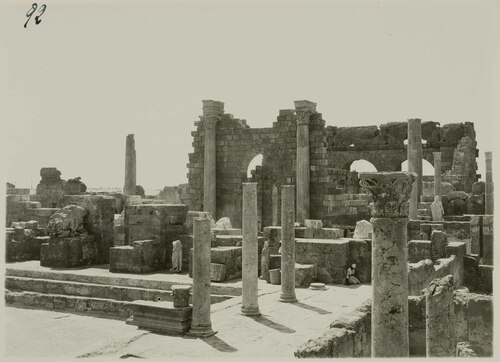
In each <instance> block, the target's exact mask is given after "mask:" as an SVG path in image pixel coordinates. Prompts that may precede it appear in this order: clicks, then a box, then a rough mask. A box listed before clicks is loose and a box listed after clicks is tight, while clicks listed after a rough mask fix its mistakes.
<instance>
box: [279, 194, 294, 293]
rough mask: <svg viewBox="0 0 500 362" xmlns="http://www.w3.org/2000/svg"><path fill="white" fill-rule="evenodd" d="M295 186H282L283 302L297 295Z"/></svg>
mask: <svg viewBox="0 0 500 362" xmlns="http://www.w3.org/2000/svg"><path fill="white" fill-rule="evenodd" d="M294 193H295V187H294V186H293V185H284V186H282V187H281V295H280V301H281V302H296V301H297V298H296V297H295V207H294V206H295V205H294V198H295V195H294Z"/></svg>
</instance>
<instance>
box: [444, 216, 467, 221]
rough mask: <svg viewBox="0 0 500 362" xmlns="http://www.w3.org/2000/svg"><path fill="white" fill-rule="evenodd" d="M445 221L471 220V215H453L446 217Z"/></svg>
mask: <svg viewBox="0 0 500 362" xmlns="http://www.w3.org/2000/svg"><path fill="white" fill-rule="evenodd" d="M444 219H445V221H470V215H453V216H446V215H445V217H444Z"/></svg>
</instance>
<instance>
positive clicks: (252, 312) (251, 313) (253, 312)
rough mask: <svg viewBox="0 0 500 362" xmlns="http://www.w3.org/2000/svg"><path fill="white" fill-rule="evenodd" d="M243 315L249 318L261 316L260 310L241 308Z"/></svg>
mask: <svg viewBox="0 0 500 362" xmlns="http://www.w3.org/2000/svg"><path fill="white" fill-rule="evenodd" d="M241 314H243V315H246V316H249V317H258V316H260V311H259V308H258V307H257V308H243V307H241Z"/></svg>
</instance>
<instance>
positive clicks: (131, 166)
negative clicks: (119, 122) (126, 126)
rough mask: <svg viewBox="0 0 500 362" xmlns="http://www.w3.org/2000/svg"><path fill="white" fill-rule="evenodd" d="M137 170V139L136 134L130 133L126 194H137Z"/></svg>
mask: <svg viewBox="0 0 500 362" xmlns="http://www.w3.org/2000/svg"><path fill="white" fill-rule="evenodd" d="M135 186H136V171H135V140H134V135H133V134H129V135H128V136H127V141H126V144H125V185H124V186H123V193H124V194H125V195H135V194H136V192H135Z"/></svg>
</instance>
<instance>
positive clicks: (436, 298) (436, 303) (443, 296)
mask: <svg viewBox="0 0 500 362" xmlns="http://www.w3.org/2000/svg"><path fill="white" fill-rule="evenodd" d="M453 289H454V288H453V276H452V275H447V276H445V277H444V278H439V279H434V280H433V281H432V282H431V284H430V285H429V287H428V288H427V290H426V291H425V314H426V319H425V334H426V343H425V350H426V355H427V357H453V356H454V354H455V346H456V342H457V341H455V338H454V334H455V326H454V320H455V318H454V316H453Z"/></svg>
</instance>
